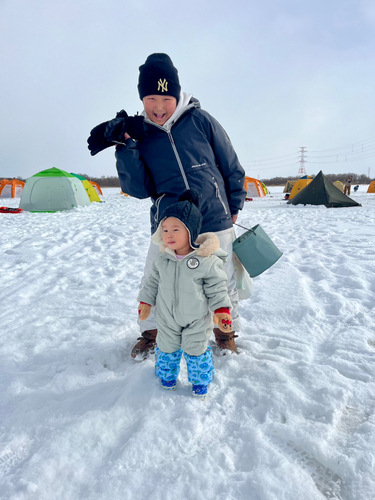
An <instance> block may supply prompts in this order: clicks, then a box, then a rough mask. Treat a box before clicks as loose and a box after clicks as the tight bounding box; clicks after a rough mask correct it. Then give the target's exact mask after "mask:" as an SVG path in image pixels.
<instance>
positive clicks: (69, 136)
mask: <svg viewBox="0 0 375 500" xmlns="http://www.w3.org/2000/svg"><path fill="white" fill-rule="evenodd" d="M153 52H166V53H167V54H169V55H170V57H171V58H172V60H173V63H174V65H175V66H176V67H177V69H178V71H179V76H180V82H181V86H182V90H183V91H185V92H191V93H193V95H194V96H195V97H197V98H198V99H199V100H200V102H201V106H202V108H203V109H205V110H207V111H208V112H209V113H210V114H212V115H213V116H214V117H215V118H216V119H218V120H219V121H220V123H221V124H222V125H223V127H224V128H225V129H226V131H227V133H228V135H229V136H230V138H231V140H232V143H233V145H234V147H235V149H236V151H237V154H238V156H239V158H240V161H241V162H242V164H243V166H244V168H245V170H246V172H247V174H248V175H251V176H254V177H260V178H263V179H266V178H270V177H274V176H278V175H280V176H289V175H297V173H298V169H299V163H298V157H299V151H300V147H302V146H304V147H306V150H307V153H306V161H307V163H306V164H305V166H306V171H307V173H308V174H316V173H318V172H319V170H323V172H324V173H325V174H327V173H342V172H349V171H351V172H355V173H358V174H362V173H363V174H366V175H367V174H368V172H369V168H371V172H370V175H371V177H374V176H375V78H374V77H375V2H374V0H261V1H260V0H231V1H225V2H224V1H221V0H189V1H188V0H186V1H184V2H181V1H179V0H174V1H166V0H133V1H131V2H130V1H127V0H64V1H63V0H61V1H58V0H54V1H53V0H33V1H30V0H0V67H1V80H0V92H1V112H0V137H1V150H0V178H2V177H12V176H21V177H25V178H27V177H30V176H31V175H33V174H35V173H37V172H39V171H40V170H44V169H46V168H51V167H58V168H61V169H63V170H67V171H69V172H76V173H83V174H87V175H91V176H99V177H100V176H102V175H104V176H109V175H116V168H115V160H114V150H113V148H110V149H108V150H106V151H103V152H101V153H99V154H98V155H96V156H95V157H91V156H90V154H89V152H88V149H87V143H86V140H87V137H88V135H89V132H90V130H91V129H92V128H93V127H94V126H95V125H97V124H98V123H101V122H103V121H105V120H109V119H111V118H112V117H114V115H115V113H116V112H117V111H119V110H120V109H125V110H126V111H127V112H128V113H129V114H134V113H135V112H137V111H141V110H142V104H141V101H140V100H139V97H138V92H137V83H138V74H139V72H138V68H139V66H140V65H141V64H143V63H144V61H145V59H146V58H147V56H148V55H149V54H151V53H153Z"/></svg>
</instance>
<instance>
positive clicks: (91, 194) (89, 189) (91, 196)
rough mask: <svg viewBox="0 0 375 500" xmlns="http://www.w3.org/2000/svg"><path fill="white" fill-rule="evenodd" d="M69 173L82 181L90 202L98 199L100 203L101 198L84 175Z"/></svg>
mask: <svg viewBox="0 0 375 500" xmlns="http://www.w3.org/2000/svg"><path fill="white" fill-rule="evenodd" d="M70 173H71V174H72V175H74V177H77V179H79V180H80V181H81V182H82V184H83V187H84V188H85V190H86V193H87V196H88V197H89V200H90V202H91V203H92V202H93V201H98V202H99V203H101V201H102V200H101V199H100V198H99V196H98V194H97V192H96V191H95V189H94V187H93V185H92V184H91V183H90V182H89V181H88V180H87V179H86V177H83V175H79V174H74V173H73V172H70Z"/></svg>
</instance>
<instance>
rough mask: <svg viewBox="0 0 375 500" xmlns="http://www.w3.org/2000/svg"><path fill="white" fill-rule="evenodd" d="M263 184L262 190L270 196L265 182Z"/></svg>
mask: <svg viewBox="0 0 375 500" xmlns="http://www.w3.org/2000/svg"><path fill="white" fill-rule="evenodd" d="M261 184H262V188H263V191H264V192H265V194H269V191H268V189H267V186H266V185H265V184H264V182H261Z"/></svg>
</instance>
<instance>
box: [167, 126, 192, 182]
mask: <svg viewBox="0 0 375 500" xmlns="http://www.w3.org/2000/svg"><path fill="white" fill-rule="evenodd" d="M168 137H169V140H170V141H171V144H172V148H173V152H174V154H175V156H176V159H177V163H178V166H179V167H180V171H181V175H182V178H183V179H184V183H185V188H186V189H190V186H189V183H188V180H187V178H186V174H185V171H184V167H183V166H182V162H181V159H180V156H179V154H178V151H177V148H176V144H175V143H174V140H173V136H172V134H171V132H168Z"/></svg>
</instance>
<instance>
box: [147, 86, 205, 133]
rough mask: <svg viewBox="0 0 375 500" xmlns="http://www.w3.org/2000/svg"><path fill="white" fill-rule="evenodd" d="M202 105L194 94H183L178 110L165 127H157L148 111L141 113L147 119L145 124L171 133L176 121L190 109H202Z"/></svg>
mask: <svg viewBox="0 0 375 500" xmlns="http://www.w3.org/2000/svg"><path fill="white" fill-rule="evenodd" d="M200 107H201V105H200V103H199V101H198V99H196V98H195V97H193V94H188V93H187V92H181V95H180V99H179V101H178V104H177V108H176V110H175V112H174V113H173V115H172V116H171V117H170V118H169V120H167V121H166V122H165V123H164V125H157V124H156V123H154V122H153V121H151V120H150V119H149V118H148V116H147V114H146V111H145V110H143V111H142V113H141V116H144V118H145V123H150V124H151V125H155V127H158V128H161V129H163V130H165V131H166V132H169V131H170V129H171V128H172V126H173V125H174V124H175V123H176V121H177V120H178V119H179V118H180V116H181V115H183V114H184V113H185V111H187V110H188V109H190V108H200Z"/></svg>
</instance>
